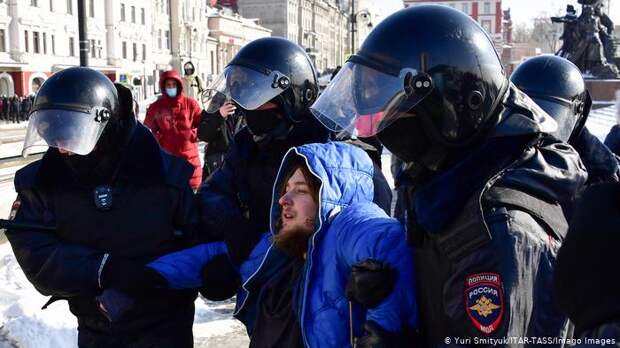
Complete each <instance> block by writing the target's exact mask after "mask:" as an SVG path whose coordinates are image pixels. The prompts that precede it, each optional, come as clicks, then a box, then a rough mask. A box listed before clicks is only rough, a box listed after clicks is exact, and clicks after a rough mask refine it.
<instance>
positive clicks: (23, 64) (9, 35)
mask: <svg viewBox="0 0 620 348" xmlns="http://www.w3.org/2000/svg"><path fill="white" fill-rule="evenodd" d="M85 6H86V8H85V9H86V18H87V32H88V33H87V35H88V44H89V45H88V46H89V52H88V57H89V66H90V67H92V68H94V69H97V70H99V71H101V72H103V73H104V74H106V75H107V76H108V77H110V79H111V80H113V81H120V82H126V83H127V84H128V85H130V86H132V88H133V90H134V95H135V96H136V98H139V99H144V98H148V97H150V96H152V95H153V94H155V93H158V92H159V86H158V84H159V75H160V73H161V72H163V71H166V70H169V69H171V68H175V69H177V70H178V71H179V72H181V73H182V72H183V71H182V67H183V65H185V64H186V63H187V62H191V63H192V64H193V65H194V67H195V70H196V71H195V76H199V77H200V78H201V79H202V80H205V81H206V80H208V79H209V78H210V76H212V75H213V74H217V73H219V72H220V71H221V67H222V66H223V65H225V63H226V60H225V59H228V58H229V57H230V58H231V57H232V56H230V55H222V56H219V55H218V52H222V51H226V52H228V51H227V50H229V47H228V46H229V45H230V44H231V43H230V41H229V40H227V39H226V40H225V39H221V36H222V34H221V33H222V32H226V33H228V34H227V35H233V34H234V35H235V40H234V45H235V47H236V48H235V49H232V50H231V52H236V51H238V49H239V48H240V47H241V46H242V45H243V44H245V43H247V42H248V41H250V40H252V39H255V38H257V37H262V36H269V35H270V34H271V31H270V30H269V29H267V28H264V27H261V26H260V25H258V24H257V23H256V21H249V20H246V19H243V18H241V17H239V16H237V17H236V18H233V17H234V16H232V17H231V19H230V20H231V21H234V22H235V23H238V25H237V26H234V28H230V29H217V31H216V33H215V36H211V31H210V27H215V28H219V27H218V25H219V24H213V25H211V24H210V23H209V21H211V20H213V21H219V19H218V15H217V14H218V13H219V12H225V10H216V9H214V8H213V7H211V6H209V2H207V1H204V0H152V1H139V0H104V1H98V0H97V1H96V0H85ZM77 14H78V11H77V0H0V95H14V94H16V95H19V96H24V95H28V94H30V93H36V91H37V90H38V87H39V86H40V85H41V84H42V83H43V82H44V81H45V80H46V79H47V78H48V77H49V76H50V75H51V74H53V73H55V72H57V71H60V70H62V69H64V68H66V67H69V66H76V65H79V55H80V52H79V49H80V47H79V38H78V17H77ZM222 17H226V15H222ZM227 30H228V31H227ZM203 87H204V86H203ZM188 92H190V95H191V91H190V89H188Z"/></svg>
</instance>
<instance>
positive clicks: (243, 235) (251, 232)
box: [223, 218, 263, 266]
mask: <svg viewBox="0 0 620 348" xmlns="http://www.w3.org/2000/svg"><path fill="white" fill-rule="evenodd" d="M229 226H230V229H229V232H228V233H227V234H226V235H225V236H224V237H223V238H224V241H225V242H226V246H227V247H228V255H229V256H230V259H231V260H232V261H233V263H234V264H235V265H237V266H239V265H241V264H242V263H243V262H244V261H245V260H247V259H248V256H250V253H251V252H252V250H254V247H255V246H256V244H258V242H259V241H260V239H261V236H262V234H263V232H262V231H259V230H258V229H257V228H255V226H254V225H253V224H252V223H251V222H249V221H248V220H246V219H244V218H241V219H238V221H235V222H231V223H229Z"/></svg>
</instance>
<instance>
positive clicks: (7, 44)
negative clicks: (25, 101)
mask: <svg viewBox="0 0 620 348" xmlns="http://www.w3.org/2000/svg"><path fill="white" fill-rule="evenodd" d="M103 13H104V3H103V2H100V1H94V0H90V1H86V17H87V30H88V32H89V39H90V48H91V50H90V52H89V57H90V64H91V65H92V66H93V67H94V68H96V69H98V70H100V71H102V72H103V73H105V74H106V75H108V76H109V77H111V78H113V77H114V76H115V72H116V69H115V67H114V66H111V65H109V64H108V62H107V55H108V52H107V47H106V27H105V17H104V16H103ZM77 27H78V25H77V0H62V1H61V0H28V1H17V0H9V1H6V0H5V1H0V95H13V94H17V95H20V96H24V95H28V94H30V93H36V91H37V90H38V88H39V87H40V86H41V84H42V83H43V82H44V81H45V80H46V79H47V78H48V77H49V76H50V75H51V74H53V73H54V72H56V71H59V70H62V69H64V68H65V67H68V66H72V65H77V64H79V41H78V28H77Z"/></svg>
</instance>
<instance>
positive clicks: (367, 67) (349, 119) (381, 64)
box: [311, 5, 509, 170]
mask: <svg viewBox="0 0 620 348" xmlns="http://www.w3.org/2000/svg"><path fill="white" fill-rule="evenodd" d="M508 85H509V83H508V81H507V78H506V76H505V74H504V70H503V67H502V64H501V62H500V59H499V57H498V55H497V53H496V51H495V48H494V46H493V43H492V42H491V40H490V38H489V37H488V35H487V34H486V32H485V31H484V29H482V28H481V27H480V26H479V25H478V23H476V22H475V21H474V20H473V19H471V18H470V17H469V16H467V15H465V14H463V13H462V12H460V11H457V10H455V9H452V8H449V7H447V6H437V5H422V6H415V7H411V8H407V9H403V10H400V11H398V12H396V13H394V14H392V15H391V16H389V17H388V18H386V19H385V20H383V21H382V22H381V23H380V24H379V25H378V26H377V27H375V29H374V30H373V31H372V32H371V33H370V34H369V35H368V37H367V38H366V39H365V40H364V44H363V45H362V47H361V48H360V50H359V52H358V53H357V54H355V55H353V56H351V57H350V58H349V60H348V61H347V63H346V64H345V66H343V67H342V69H341V70H340V72H339V73H338V75H337V76H336V77H335V78H334V80H333V81H332V82H331V83H330V84H329V85H328V87H327V88H326V90H325V91H324V92H323V93H322V94H321V96H320V97H319V98H318V100H317V101H316V102H315V103H314V104H313V105H312V108H311V110H312V112H313V113H314V115H315V116H316V117H317V118H318V119H319V120H321V121H322V122H323V123H324V124H325V125H326V126H327V127H328V128H330V129H332V130H335V131H339V130H340V131H343V130H344V131H348V132H350V133H353V134H357V136H362V137H365V136H372V135H375V134H376V135H377V136H378V138H379V140H380V141H381V142H382V143H383V145H385V146H386V147H387V148H388V149H389V150H390V151H391V152H392V153H394V154H395V155H396V156H398V157H399V158H401V159H402V160H404V161H406V162H412V161H413V162H418V163H421V164H424V165H425V166H426V167H428V168H430V169H434V170H437V169H439V168H438V167H440V166H441V165H442V163H443V162H444V160H445V157H446V155H447V154H448V153H449V151H450V149H454V148H463V147H465V146H468V145H469V144H471V143H472V142H473V141H475V140H477V139H478V138H480V137H481V135H482V134H483V133H484V132H485V131H486V130H488V129H489V128H490V127H491V126H492V125H493V124H495V122H496V120H497V115H498V113H499V109H500V108H498V105H499V104H500V103H501V101H502V99H503V97H504V95H505V94H506V91H507V89H508Z"/></svg>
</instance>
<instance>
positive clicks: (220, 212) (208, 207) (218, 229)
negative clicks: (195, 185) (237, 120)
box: [198, 145, 264, 263]
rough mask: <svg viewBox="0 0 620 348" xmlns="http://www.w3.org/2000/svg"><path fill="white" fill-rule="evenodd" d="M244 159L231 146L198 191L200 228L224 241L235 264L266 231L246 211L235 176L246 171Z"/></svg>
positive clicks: (215, 238)
mask: <svg viewBox="0 0 620 348" xmlns="http://www.w3.org/2000/svg"><path fill="white" fill-rule="evenodd" d="M241 161H242V159H241V158H240V155H239V153H238V151H237V149H236V148H235V146H234V145H233V146H231V147H230V148H229V151H228V153H227V154H226V158H225V159H224V163H223V164H222V167H221V168H220V169H218V170H217V171H216V172H215V173H213V174H212V175H211V176H210V177H209V178H208V179H207V181H205V183H203V185H202V186H201V187H200V190H199V191H198V211H199V214H200V228H201V230H203V231H209V232H208V233H209V235H210V237H211V240H223V241H225V242H226V244H227V245H228V248H229V255H230V256H231V259H232V260H233V261H234V262H235V263H240V262H241V261H243V260H245V258H246V257H247V255H249V253H250V252H251V251H252V249H253V248H254V246H255V245H256V243H257V242H258V240H259V239H260V236H261V234H262V232H264V231H259V230H258V228H257V227H256V226H255V224H254V223H253V222H252V221H250V219H248V218H247V217H246V216H245V214H244V208H243V207H242V204H241V202H240V200H239V195H240V194H239V189H238V187H237V184H236V183H235V180H234V179H235V175H236V174H238V173H239V172H240V171H241V170H243V166H242V165H241Z"/></svg>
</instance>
